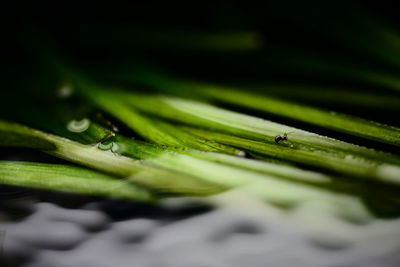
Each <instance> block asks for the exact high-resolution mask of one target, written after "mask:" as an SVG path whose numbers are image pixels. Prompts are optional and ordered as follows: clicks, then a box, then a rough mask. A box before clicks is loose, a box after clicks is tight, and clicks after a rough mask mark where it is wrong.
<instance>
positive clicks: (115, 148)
mask: <svg viewBox="0 0 400 267" xmlns="http://www.w3.org/2000/svg"><path fill="white" fill-rule="evenodd" d="M119 151H120V147H119V145H118V144H117V143H115V142H112V146H111V152H113V153H119Z"/></svg>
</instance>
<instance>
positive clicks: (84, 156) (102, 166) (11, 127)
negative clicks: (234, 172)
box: [0, 121, 223, 195]
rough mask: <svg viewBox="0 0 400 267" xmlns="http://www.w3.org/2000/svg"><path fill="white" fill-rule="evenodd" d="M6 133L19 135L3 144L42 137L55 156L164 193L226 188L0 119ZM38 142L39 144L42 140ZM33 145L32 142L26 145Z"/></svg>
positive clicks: (1, 129)
mask: <svg viewBox="0 0 400 267" xmlns="http://www.w3.org/2000/svg"><path fill="white" fill-rule="evenodd" d="M0 133H1V135H2V136H3V137H7V136H17V137H18V138H19V139H18V140H14V142H13V143H10V142H7V139H6V138H5V140H6V141H5V142H4V140H2V142H0V146H25V144H30V143H33V142H36V141H37V140H40V142H43V143H44V144H45V145H43V146H42V147H39V146H37V145H35V147H34V148H36V149H40V150H43V151H45V152H46V153H49V154H51V155H53V156H56V157H59V158H62V159H65V160H68V161H72V162H75V163H77V164H80V165H84V166H87V167H90V168H93V169H97V170H100V171H103V172H106V173H110V174H113V175H117V176H120V177H125V178H127V179H130V180H131V181H133V182H136V183H138V184H141V185H144V186H147V187H149V188H151V189H152V190H155V191H158V192H161V193H172V194H187V195H191V194H194V195H207V194H212V193H216V192H221V191H222V190H223V188H221V187H219V186H216V185H214V184H211V183H206V182H204V181H201V180H198V179H196V178H194V177H191V176H187V175H181V174H179V173H176V172H171V171H167V170H164V169H159V168H155V167H152V166H149V165H148V164H146V163H145V162H141V161H136V160H133V159H131V158H127V157H123V156H119V155H117V154H114V153H113V152H110V151H102V150H100V149H98V148H97V146H89V145H83V144H80V143H77V142H74V141H71V140H69V139H66V138H62V137H59V136H55V135H52V134H47V133H44V132H41V131H37V130H34V129H31V128H28V127H24V126H21V125H19V124H14V123H9V122H5V121H0ZM40 142H38V144H41V143H40ZM50 145H51V147H50ZM26 147H32V146H29V145H28V146H26Z"/></svg>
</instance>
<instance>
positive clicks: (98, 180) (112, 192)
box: [0, 161, 154, 201]
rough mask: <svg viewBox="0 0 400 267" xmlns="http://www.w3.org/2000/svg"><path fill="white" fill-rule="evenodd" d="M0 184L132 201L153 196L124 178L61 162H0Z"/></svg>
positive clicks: (143, 199)
mask: <svg viewBox="0 0 400 267" xmlns="http://www.w3.org/2000/svg"><path fill="white" fill-rule="evenodd" d="M0 184H4V185H13V186H23V187H30V188H36V189H42V190H53V191H61V192H68V193H77V194H87V195H94V196H103V197H111V198H120V199H127V200H135V201H152V200H153V199H154V197H153V194H152V193H151V192H149V191H148V190H146V189H144V188H140V187H138V186H136V185H134V184H133V183H130V182H129V181H127V180H122V179H117V178H115V177H112V176H109V175H105V174H102V173H99V172H96V171H92V170H89V169H84V168H80V167H74V166H69V165H62V164H47V163H34V162H17V161H0Z"/></svg>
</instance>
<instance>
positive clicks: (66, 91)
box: [57, 85, 74, 99]
mask: <svg viewBox="0 0 400 267" xmlns="http://www.w3.org/2000/svg"><path fill="white" fill-rule="evenodd" d="M73 92H74V89H73V88H72V87H71V86H70V85H63V86H61V87H60V88H59V89H58V90H57V96H58V97H59V98H63V99H65V98H68V97H70V96H71V95H72V94H73Z"/></svg>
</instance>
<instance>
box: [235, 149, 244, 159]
mask: <svg viewBox="0 0 400 267" xmlns="http://www.w3.org/2000/svg"><path fill="white" fill-rule="evenodd" d="M236 156H238V157H241V158H244V157H246V152H244V151H242V150H238V151H236Z"/></svg>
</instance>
